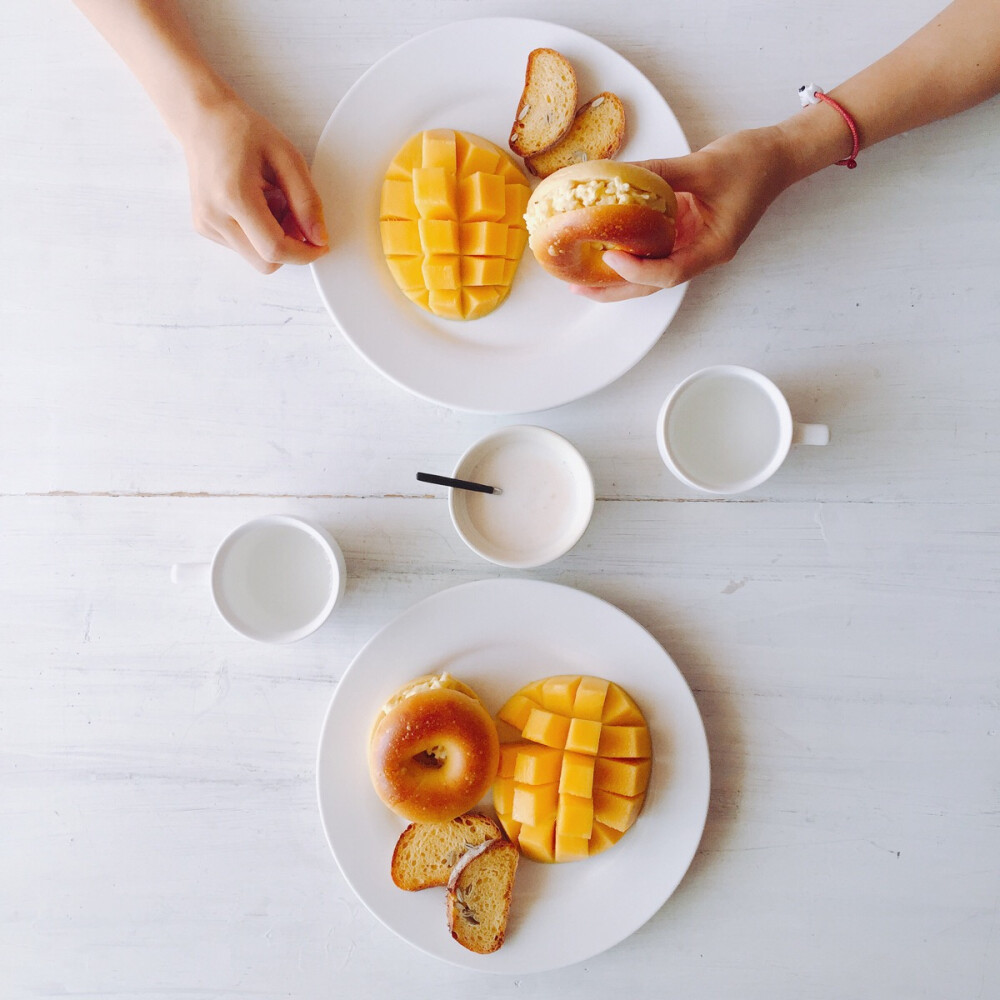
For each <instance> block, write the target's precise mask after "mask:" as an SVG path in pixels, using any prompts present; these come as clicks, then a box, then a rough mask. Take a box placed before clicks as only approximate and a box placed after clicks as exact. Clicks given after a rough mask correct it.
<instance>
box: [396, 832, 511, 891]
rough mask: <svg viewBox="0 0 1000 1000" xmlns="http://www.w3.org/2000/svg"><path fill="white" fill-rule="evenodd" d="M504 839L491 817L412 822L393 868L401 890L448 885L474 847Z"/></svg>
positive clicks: (403, 836) (397, 845)
mask: <svg viewBox="0 0 1000 1000" xmlns="http://www.w3.org/2000/svg"><path fill="white" fill-rule="evenodd" d="M498 837H501V838H502V837H503V831H502V830H501V829H500V827H499V826H498V825H497V824H496V823H494V822H493V820H491V819H490V818H489V817H488V816H482V815H480V814H479V813H466V814H465V815H464V816H457V817H456V818H455V819H452V820H448V821H446V822H444V823H411V824H410V825H409V826H408V827H407V828H406V829H405V830H404V831H403V832H402V834H401V835H400V838H399V840H398V841H396V848H395V850H394V851H393V852H392V865H391V868H390V871H391V874H392V881H393V882H394V883H395V884H396V885H398V886H399V888H400V889H407V890H411V891H413V890H417V889H428V888H430V887H431V886H433V885H447V884H448V879H449V878H450V877H451V872H452V869H453V868H454V867H455V865H456V864H457V863H458V861H459V859H460V858H461V857H462V855H463V854H465V852H466V851H468V850H469V849H470V848H473V847H478V846H479V845H480V844H482V843H484V842H486V841H488V840H496V839H497V838H498Z"/></svg>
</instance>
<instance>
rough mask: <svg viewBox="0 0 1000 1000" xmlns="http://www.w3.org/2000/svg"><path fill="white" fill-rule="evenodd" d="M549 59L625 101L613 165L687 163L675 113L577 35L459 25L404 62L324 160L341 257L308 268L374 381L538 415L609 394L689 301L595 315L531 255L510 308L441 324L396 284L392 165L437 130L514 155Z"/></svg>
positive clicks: (667, 297)
mask: <svg viewBox="0 0 1000 1000" xmlns="http://www.w3.org/2000/svg"><path fill="white" fill-rule="evenodd" d="M539 47H550V48H554V49H558V50H559V51H560V52H562V53H563V54H564V55H565V56H566V57H567V58H568V59H569V60H570V61H571V62H572V63H573V66H574V68H575V70H576V73H577V78H578V80H579V86H580V100H581V102H582V101H586V100H589V99H590V98H591V97H594V96H596V95H597V94H598V93H600V92H601V91H602V90H610V91H613V92H614V93H616V94H618V95H619V96H620V97H621V99H622V101H623V102H624V104H625V109H626V114H627V120H628V127H627V138H626V144H625V146H624V148H623V149H622V150H621V152H620V153H619V154H618V157H617V158H618V159H620V160H639V159H650V158H653V157H661V156H679V155H681V154H683V153H687V152H688V151H689V149H690V147H689V146H688V143H687V140H686V139H685V138H684V133H683V132H682V131H681V127H680V125H679V124H678V122H677V119H676V117H675V116H674V113H673V112H672V111H671V110H670V106H669V105H668V104H667V102H666V101H665V100H664V99H663V96H662V95H661V94H660V93H659V91H657V89H656V88H655V87H654V86H653V85H652V84H651V83H650V82H649V80H648V79H647V78H646V77H645V76H643V75H642V73H640V72H639V70H637V69H636V68H635V67H634V66H633V65H632V64H631V63H630V62H629V61H628V60H627V59H624V58H623V57H622V56H620V55H619V54H618V53H617V52H615V51H613V50H612V49H610V48H608V47H607V46H606V45H603V44H602V43H600V42H598V41H595V40H594V39H593V38H590V37H589V36H587V35H584V34H581V33H580V32H578V31H574V30H572V29H570V28H565V27H562V26H561V25H557V24H550V23H547V22H545V21H533V20H527V19H521V18H482V19H472V20H468V21H458V22H456V23H454V24H449V25H446V26H444V27H442V28H437V29H435V30H434V31H430V32H427V33H426V34H423V35H419V36H418V37H416V38H413V39H411V40H410V41H408V42H406V43H405V44H403V45H401V46H400V47H399V48H397V49H394V50H393V51H392V52H390V53H388V55H386V56H384V57H383V58H382V59H381V60H379V61H378V62H377V63H375V64H374V65H373V66H372V67H371V68H370V69H369V70H368V71H367V72H366V73H364V75H362V76H361V77H360V79H359V80H358V81H357V82H356V83H355V84H354V86H353V87H352V88H351V89H350V90H349V91H348V92H347V93H346V94H345V95H344V97H343V99H342V100H341V102H340V103H339V104H338V106H337V108H336V110H335V111H334V113H333V115H332V116H331V118H330V120H329V122H327V125H326V128H325V129H324V130H323V134H322V135H321V136H320V139H319V143H318V144H317V147H316V154H315V157H314V161H313V176H314V179H315V181H316V185H317V188H318V190H319V192H320V195H321V196H322V198H323V203H324V205H325V208H326V217H327V221H328V223H329V229H330V233H331V246H330V252H329V253H328V254H326V255H325V256H323V257H321V258H320V259H319V260H318V261H316V263H314V264H313V265H312V268H313V274H314V276H315V279H316V284H317V286H318V287H319V291H320V295H321V296H322V298H323V301H324V302H325V304H326V306H327V308H328V309H329V311H330V313H331V315H332V316H333V318H334V320H335V321H336V322H337V325H338V326H339V327H340V328H341V330H342V331H343V333H344V335H345V336H346V337H347V339H348V340H349V341H350V342H351V343H352V344H353V345H354V346H355V347H356V348H357V350H358V351H359V352H360V353H361V354H362V356H363V357H365V358H366V359H367V360H368V361H369V362H370V363H371V364H372V365H374V367H375V368H377V369H378V370H379V371H380V372H382V373H383V374H384V375H386V376H387V377H388V378H389V379H391V380H392V381H393V382H395V383H397V384H398V385H400V386H402V387H403V388H404V389H407V390H409V391H410V392H413V393H415V394H416V395H417V396H420V397H423V398H424V399H428V400H430V401H432V402H436V403H440V404H443V405H445V406H449V407H452V408H454V409H458V410H467V411H473V412H478V413H493V414H513V413H527V412H532V411H536V410H543V409H548V408H549V407H553V406H559V405H561V404H563V403H568V402H570V401H571V400H575V399H579V398H580V397H582V396H586V395H588V394H590V393H592V392H594V391H596V390H598V389H601V388H603V387H604V386H606V385H609V384H610V383H611V382H613V381H614V380H615V379H617V378H619V377H620V376H621V375H623V374H624V373H625V372H627V371H628V370H629V369H630V368H632V367H633V366H634V365H635V364H636V363H637V362H638V361H639V360H640V359H641V358H643V357H644V356H645V354H646V353H647V352H648V351H649V350H650V348H651V347H652V346H653V345H654V344H655V343H656V341H657V340H658V339H659V338H660V335H661V334H662V333H663V331H664V330H665V329H666V328H667V325H668V324H669V323H670V321H671V320H672V319H673V317H674V314H675V313H676V312H677V309H678V307H679V306H680V303H681V299H682V298H683V296H684V288H683V287H680V288H674V289H670V290H666V291H662V292H658V293H657V294H655V295H650V296H647V297H645V298H640V299H633V300H631V301H628V302H622V303H616V304H614V305H599V304H597V303H594V302H591V301H590V300H588V299H584V298H581V297H579V296H577V295H574V294H573V293H572V292H571V291H570V290H569V287H568V286H567V285H564V284H563V283H562V282H560V281H557V280H556V279H554V278H552V277H550V276H548V275H547V274H545V273H544V272H543V271H542V269H541V268H540V267H538V265H537V263H536V262H535V260H534V258H533V257H532V256H531V252H530V251H525V256H524V259H523V260H522V261H521V264H520V266H519V268H518V273H517V275H516V276H515V278H514V284H513V286H512V289H511V293H510V296H509V298H508V299H507V301H506V302H504V303H503V305H501V306H500V308H498V309H496V310H495V311H494V312H492V313H490V314H489V315H488V316H485V317H483V318H482V319H478V320H472V321H468V322H461V321H455V320H446V319H441V318H439V317H436V316H433V315H431V314H430V313H428V312H425V311H424V310H422V309H420V308H419V307H417V306H416V305H414V304H413V303H412V302H410V301H409V299H407V298H406V297H405V296H404V295H403V293H402V292H400V291H399V289H398V288H397V287H396V285H395V283H394V282H393V280H392V277H391V276H390V274H389V271H388V268H387V267H386V265H385V260H384V258H383V255H382V248H381V244H380V242H379V230H378V209H379V192H380V190H381V186H382V179H383V177H384V175H385V170H386V167H387V166H388V165H389V162H390V160H391V159H392V157H393V155H394V154H395V153H396V151H397V150H398V149H399V147H400V146H402V144H403V142H404V141H405V140H406V139H407V138H409V137H410V136H411V135H413V134H414V133H416V132H419V131H421V130H423V129H428V128H452V129H460V130H464V131H468V132H474V133H476V134H478V135H481V136H484V137H485V138H487V139H490V140H491V141H493V142H494V143H496V144H497V145H498V146H500V147H502V148H504V149H506V148H507V136H508V134H509V131H510V126H511V123H512V121H513V118H514V113H515V111H516V109H517V102H518V99H519V97H520V94H521V89H522V87H523V85H524V68H525V64H526V62H527V57H528V53H529V51H530V50H531V49H534V48H539ZM518 163H519V165H520V162H519V161H518Z"/></svg>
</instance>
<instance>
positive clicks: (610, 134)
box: [524, 91, 625, 177]
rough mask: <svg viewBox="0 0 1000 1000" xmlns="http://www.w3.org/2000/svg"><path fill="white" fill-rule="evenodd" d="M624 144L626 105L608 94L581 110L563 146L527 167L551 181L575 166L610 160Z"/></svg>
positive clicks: (545, 152) (535, 157)
mask: <svg viewBox="0 0 1000 1000" xmlns="http://www.w3.org/2000/svg"><path fill="white" fill-rule="evenodd" d="M624 141H625V105H624V104H622V102H621V98H620V97H618V95H617V94H612V93H610V92H609V91H605V92H604V93H603V94H598V95H597V97H595V98H594V99H593V100H592V101H588V102H587V103H586V104H584V106H583V107H582V108H580V110H579V111H578V112H577V113H576V117H575V118H574V119H573V124H572V125H571V126H570V130H569V131H568V132H567V133H566V135H565V136H563V138H562V139H560V140H559V142H557V143H556V144H555V145H554V146H552V147H551V148H549V149H546V150H543V151H542V152H541V153H536V154H535V155H533V156H529V157H528V158H527V159H525V161H524V163H525V166H526V167H527V168H528V169H529V170H530V171H531V172H532V173H533V174H534V175H535V176H536V177H548V176H549V174H552V173H555V171H557V170H559V168H560V167H568V166H569V165H570V164H571V163H583V162H585V161H586V160H610V159H611V158H612V157H613V156H614V155H615V153H617V152H618V150H619V149H621V148H622V143H623V142H624Z"/></svg>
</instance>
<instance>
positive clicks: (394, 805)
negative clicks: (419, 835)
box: [368, 688, 500, 822]
mask: <svg viewBox="0 0 1000 1000" xmlns="http://www.w3.org/2000/svg"><path fill="white" fill-rule="evenodd" d="M499 756H500V750H499V740H498V739H497V730H496V725H495V723H494V722H493V719H492V717H491V716H490V714H489V712H487V711H486V709H485V708H484V706H483V704H482V703H481V702H480V701H479V700H478V698H473V697H469V695H467V694H464V693H463V692H461V691H458V690H455V689H454V688H432V689H428V690H422V691H418V692H417V693H415V694H412V695H410V696H409V697H407V698H405V699H403V700H401V701H399V702H398V703H396V704H395V705H394V706H393V707H391V708H390V710H389V711H388V712H387V713H385V714H384V715H383V716H382V717H381V718H380V719H379V720H378V721H377V723H376V725H375V728H374V730H373V731H372V736H371V740H370V743H369V757H368V760H369V770H370V773H371V779H372V784H373V786H374V788H375V791H376V793H377V794H378V796H379V798H380V799H382V801H383V802H384V803H385V804H386V805H387V806H388V807H389V808H390V809H392V810H393V812H395V813H398V814H399V815H400V816H402V817H404V818H405V819H408V820H417V821H422V822H440V821H444V820H450V819H453V818H454V817H456V816H459V815H461V814H462V813H464V812H467V811H468V810H469V809H471V808H472V807H473V806H474V805H475V804H476V803H477V802H478V801H479V800H480V799H481V798H482V797H483V795H485V794H486V792H487V791H488V790H489V788H490V785H491V784H492V782H493V779H494V778H495V777H496V773H497V766H498V763H499Z"/></svg>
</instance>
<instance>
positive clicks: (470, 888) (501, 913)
mask: <svg viewBox="0 0 1000 1000" xmlns="http://www.w3.org/2000/svg"><path fill="white" fill-rule="evenodd" d="M519 857H520V854H519V852H518V849H517V848H516V847H515V846H514V845H513V844H512V843H511V842H510V841H509V840H488V841H486V843H485V844H482V845H480V846H479V847H474V848H473V849H472V850H471V851H468V852H467V853H466V855H465V857H463V858H462V859H461V861H459V863H458V864H457V865H456V866H455V870H454V871H453V872H452V873H451V878H450V879H449V880H448V892H447V901H448V930H450V931H451V936H452V937H453V938H454V939H455V940H456V941H457V942H458V943H459V944H460V945H462V947H463V948H468V949H469V951H475V952H478V953H479V954H481V955H488V954H489V953H490V952H492V951H496V950H497V948H499V947H500V945H502V944H503V941H504V937H505V936H506V934H507V915H508V914H509V913H510V899H511V894H512V892H513V889H514V874H515V873H516V871H517V861H518V858H519Z"/></svg>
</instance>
